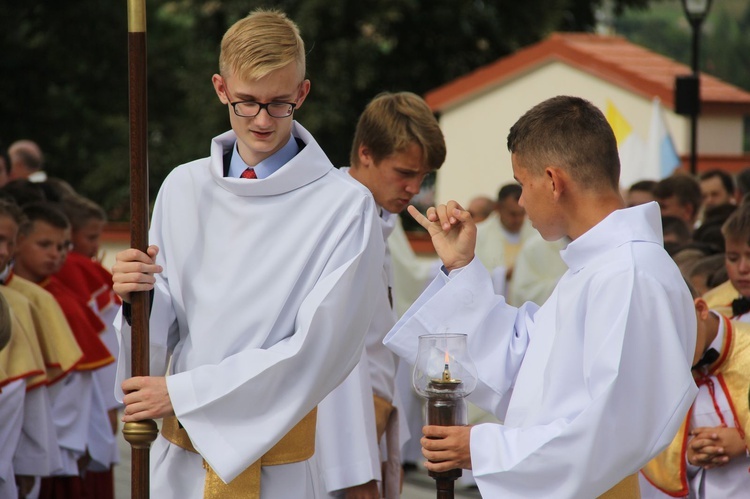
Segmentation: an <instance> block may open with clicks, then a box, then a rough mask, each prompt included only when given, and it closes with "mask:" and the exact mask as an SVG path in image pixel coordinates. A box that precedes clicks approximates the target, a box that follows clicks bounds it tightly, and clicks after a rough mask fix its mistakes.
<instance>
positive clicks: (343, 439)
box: [316, 92, 445, 499]
mask: <svg viewBox="0 0 750 499" xmlns="http://www.w3.org/2000/svg"><path fill="white" fill-rule="evenodd" d="M350 160H351V164H352V166H351V167H350V168H342V170H343V171H345V172H346V173H348V174H349V175H350V176H351V177H352V178H354V179H355V180H357V181H358V182H359V183H361V184H362V185H363V186H365V187H366V188H367V189H368V190H369V191H370V192H372V195H373V197H374V199H375V203H376V205H377V207H378V209H379V212H380V226H381V229H382V240H383V241H384V243H387V241H388V239H389V236H390V235H391V233H392V232H393V230H394V227H395V225H396V221H397V219H398V213H399V212H401V211H402V210H403V209H404V208H406V206H407V205H408V204H409V201H410V200H411V199H412V198H413V197H414V196H415V195H416V194H417V193H419V190H420V187H421V185H422V181H423V180H424V178H425V177H426V176H427V175H428V174H429V173H432V172H434V171H436V170H437V169H438V168H440V166H442V164H443V161H444V160H445V140H444V138H443V134H442V132H441V131H440V125H439V124H438V121H437V119H436V118H435V116H434V114H433V113H432V111H431V110H430V108H429V107H428V106H427V104H426V103H425V102H424V100H423V99H422V98H421V97H419V96H417V95H416V94H413V93H411V92H397V93H388V92H385V93H382V94H379V95H377V96H376V97H375V98H374V99H372V101H370V103H369V104H368V105H367V107H366V108H365V110H364V111H363V112H362V114H361V115H360V117H359V120H358V123H357V128H356V131H355V134H354V141H353V144H352V148H351V154H350ZM383 275H384V279H385V282H373V283H370V288H371V293H372V295H373V297H372V298H371V301H372V303H373V305H374V306H375V314H374V317H373V320H372V323H371V324H370V329H369V331H368V333H367V339H366V343H365V350H366V355H365V358H366V360H365V363H366V364H365V365H366V366H367V369H366V371H365V372H366V373H367V374H368V375H369V376H368V382H369V387H365V388H364V389H361V384H360V383H357V382H352V383H350V381H351V378H353V377H355V376H359V374H358V372H357V371H356V370H355V371H354V372H353V373H352V374H350V376H349V379H347V381H345V382H344V383H343V384H342V385H340V386H339V387H338V388H336V389H335V390H334V391H333V392H331V393H330V394H329V395H328V397H326V399H325V400H324V401H323V402H322V403H321V404H320V407H319V411H320V413H319V418H318V442H317V450H316V452H317V454H318V455H319V457H320V466H321V471H322V475H323V477H324V481H325V484H326V489H327V491H328V492H329V494H331V495H334V496H338V495H343V494H355V493H356V494H357V495H356V497H361V498H364V497H370V498H373V499H377V498H378V497H386V498H389V499H391V498H393V499H396V498H398V497H399V496H400V484H401V457H400V454H401V453H400V449H401V446H402V444H403V441H404V439H403V438H402V437H401V434H402V433H405V430H406V428H401V425H400V424H399V419H400V414H399V413H400V409H401V403H400V398H401V397H400V394H399V393H397V388H396V385H395V378H396V370H397V365H398V363H397V361H398V357H396V355H395V354H394V353H393V352H391V351H390V350H388V349H387V348H386V347H385V346H384V345H383V338H384V337H385V334H386V333H387V332H388V331H390V329H391V327H393V325H394V324H395V323H396V319H397V316H396V311H395V309H394V302H393V286H394V272H393V264H392V260H391V255H390V251H389V250H388V247H387V246H386V247H385V260H384V266H383ZM353 387H360V390H359V392H356V391H355V390H353ZM364 421H372V422H373V423H374V426H373V427H371V428H367V426H366V425H365V426H364V427H362V428H360V426H359V424H360V423H362V422H364ZM347 426H348V431H347V432H346V434H344V432H343V431H342V427H347ZM379 448H380V449H381V452H377V451H378V449H379ZM373 449H374V450H375V451H376V453H375V455H374V462H371V466H370V468H374V470H375V474H374V476H368V475H367V474H365V473H363V471H364V469H365V468H366V466H363V465H362V463H365V462H366V461H367V458H368V457H370V458H372V456H373V454H372V450H373ZM381 454H382V456H383V458H382V460H383V464H382V468H383V471H382V472H381ZM377 482H381V486H380V491H379V490H378V486H377ZM342 489H345V490H342Z"/></svg>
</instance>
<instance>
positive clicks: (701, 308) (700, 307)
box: [693, 297, 710, 321]
mask: <svg viewBox="0 0 750 499" xmlns="http://www.w3.org/2000/svg"><path fill="white" fill-rule="evenodd" d="M693 303H694V304H695V311H696V312H697V313H698V318H700V320H702V321H704V320H706V319H707V318H708V314H709V313H710V312H709V308H708V303H706V300H704V299H703V298H701V297H698V298H696V299H695V300H693Z"/></svg>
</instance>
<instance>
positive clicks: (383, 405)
mask: <svg viewBox="0 0 750 499" xmlns="http://www.w3.org/2000/svg"><path fill="white" fill-rule="evenodd" d="M372 399H373V402H374V403H375V429H376V430H377V435H378V442H380V439H381V438H383V435H384V434H385V429H386V427H387V426H388V418H389V417H390V416H391V413H392V412H393V404H391V403H390V402H388V401H387V400H386V399H384V398H382V397H378V396H377V395H373V396H372Z"/></svg>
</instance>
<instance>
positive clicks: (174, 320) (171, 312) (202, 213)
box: [113, 10, 385, 499]
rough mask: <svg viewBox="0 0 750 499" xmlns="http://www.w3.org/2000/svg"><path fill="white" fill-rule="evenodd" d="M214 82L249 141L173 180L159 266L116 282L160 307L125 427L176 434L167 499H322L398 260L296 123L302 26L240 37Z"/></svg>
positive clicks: (257, 27) (154, 472)
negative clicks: (379, 305) (387, 261)
mask: <svg viewBox="0 0 750 499" xmlns="http://www.w3.org/2000/svg"><path fill="white" fill-rule="evenodd" d="M212 82H213V84H214V89H215V91H216V93H217V95H218V97H219V100H220V101H221V102H222V104H224V105H225V106H227V110H228V113H229V117H230V123H231V125H232V130H231V131H228V132H226V133H224V134H222V135H220V136H218V137H216V138H214V139H213V141H212V143H211V150H210V156H209V157H208V158H204V159H199V160H197V161H193V162H191V163H188V164H185V165H182V166H180V167H178V168H176V169H175V170H173V171H172V172H171V173H170V175H169V176H168V177H167V178H166V179H165V181H164V183H163V184H162V186H161V188H160V191H159V194H158V196H157V199H156V203H155V206H154V211H153V216H152V222H151V228H150V232H149V238H150V243H151V244H152V246H150V247H149V249H148V253H143V252H140V251H138V250H135V249H129V250H125V251H123V252H121V253H119V254H118V256H117V262H116V264H115V266H114V267H113V271H114V272H113V280H114V283H115V284H114V290H115V292H117V293H118V294H119V295H120V296H121V297H122V298H123V300H124V301H126V302H127V301H129V299H130V293H131V292H133V291H149V290H153V306H152V311H151V316H150V340H149V342H150V355H151V371H150V372H151V376H148V377H143V376H140V377H132V378H131V377H130V372H129V371H130V360H131V359H130V356H131V352H132V347H131V345H132V343H131V341H132V338H131V331H130V328H129V326H128V325H127V321H124V322H121V323H120V324H119V327H120V333H119V334H120V356H119V363H118V380H120V381H122V384H121V387H122V389H123V390H124V392H125V393H127V394H126V395H125V396H124V397H122V395H123V394H122V393H120V394H119V395H120V397H122V400H123V402H124V403H125V409H124V417H123V421H124V422H125V423H128V422H131V421H138V420H143V419H150V418H161V417H164V418H165V419H164V423H163V425H162V431H161V434H160V436H159V438H158V439H157V440H156V442H155V443H154V444H153V446H152V450H151V496H152V497H159V498H160V499H161V498H164V499H169V498H179V499H198V498H202V497H204V488H205V489H206V492H210V491H211V490H214V489H216V488H218V489H221V490H222V491H223V492H220V494H222V495H223V496H228V495H230V494H234V493H238V494H239V493H242V494H246V495H248V496H249V495H250V494H251V493H253V492H257V493H259V494H260V497H262V498H264V499H265V498H279V497H294V498H300V499H304V498H313V497H320V494H321V484H320V477H319V473H318V469H317V466H316V462H315V459H310V457H312V456H313V446H314V441H315V407H316V406H317V405H318V404H319V403H320V401H321V400H323V398H324V397H325V396H326V395H327V394H328V393H329V392H330V391H331V390H332V389H333V388H335V387H336V386H337V385H338V384H339V383H341V382H342V381H343V380H344V378H345V377H346V376H347V375H348V373H349V372H350V371H351V370H352V369H353V368H354V366H355V365H356V364H357V362H358V361H359V360H360V356H361V352H362V349H363V346H364V340H365V334H366V332H367V330H368V326H369V324H370V320H371V318H372V315H373V311H374V308H373V306H372V304H371V300H372V299H373V298H374V296H373V295H372V293H371V289H370V286H369V285H364V284H365V283H371V282H382V271H383V255H384V254H385V248H384V245H383V238H382V235H381V232H380V226H379V223H378V220H377V212H376V210H375V203H374V201H373V199H372V196H371V195H370V193H369V192H368V191H367V189H366V188H364V187H363V186H362V185H361V184H359V183H357V182H355V181H354V180H353V179H351V178H350V177H349V176H347V175H344V174H343V173H341V172H338V171H337V170H336V169H335V168H334V167H333V165H332V164H331V163H330V161H329V160H328V158H327V157H326V155H325V154H324V153H323V151H322V150H321V148H320V146H319V145H318V144H317V143H316V142H315V140H314V138H313V137H312V136H311V135H310V133H308V132H307V131H306V130H305V129H304V128H303V127H302V126H301V125H299V124H298V123H297V122H295V121H294V120H293V111H294V109H295V108H299V107H300V106H301V105H302V103H303V102H304V100H305V98H306V97H307V95H308V93H309V91H310V82H309V80H307V79H305V49H304V43H303V42H302V39H301V37H300V36H299V30H298V29H297V26H296V25H295V24H294V23H293V22H292V21H291V20H289V19H288V18H287V17H286V15H284V14H283V13H281V12H278V11H266V10H256V11H254V12H252V13H251V14H250V15H249V16H247V17H246V18H244V19H241V20H240V21H238V22H237V23H235V24H234V25H233V26H232V27H231V28H230V29H229V30H228V31H227V33H226V34H225V35H224V38H223V40H222V48H221V56H220V74H215V75H214V76H213V78H212ZM238 177H239V178H238ZM127 313H128V311H127V310H125V307H124V310H123V317H124V318H125V319H126V318H127ZM168 364H169V373H167V371H166V370H167V366H168ZM164 374H167V376H166V377H165V376H164ZM165 428H167V429H168V430H169V434H168V435H167V437H168V438H169V440H167V438H164V437H165ZM290 432H291V433H290ZM288 433H290V435H289V437H288V438H284V437H285V436H286V435H287V434H288ZM298 436H299V437H300V438H298ZM282 444H284V445H286V446H287V447H286V448H285V449H284V450H286V449H287V448H289V449H290V450H291V452H292V454H293V455H291V456H288V455H287V454H286V453H284V452H281V451H282V449H280V445H282ZM282 454H283V455H282ZM271 455H273V458H271ZM261 458H263V461H262V462H261ZM269 459H273V460H272V463H273V464H275V465H273V466H264V465H263V464H269V462H268V460H269ZM204 463H205V465H206V466H205V467H204ZM259 467H260V469H259V470H258V468H259ZM256 472H257V473H258V474H259V475H255V473H256ZM258 476H259V477H260V479H259V482H260V483H258V479H257V477H258ZM235 479H237V480H236V481H235ZM245 483H250V484H252V486H253V489H252V491H251V490H249V489H248V488H247V487H246V486H245V485H244V484H245ZM235 489H239V490H235ZM258 489H260V490H259V491H258ZM232 497H235V496H232Z"/></svg>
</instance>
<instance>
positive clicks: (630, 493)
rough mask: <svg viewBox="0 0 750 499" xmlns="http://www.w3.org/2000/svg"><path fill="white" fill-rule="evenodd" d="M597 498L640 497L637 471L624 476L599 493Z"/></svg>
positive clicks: (639, 498) (620, 498)
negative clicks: (605, 490) (618, 481)
mask: <svg viewBox="0 0 750 499" xmlns="http://www.w3.org/2000/svg"><path fill="white" fill-rule="evenodd" d="M598 499H641V487H640V485H638V473H636V474H634V475H630V476H626V477H625V478H623V479H622V481H621V482H620V483H618V484H617V485H615V486H614V487H612V488H611V489H609V490H608V491H607V492H605V493H604V494H602V495H600V496H599V498H598Z"/></svg>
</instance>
